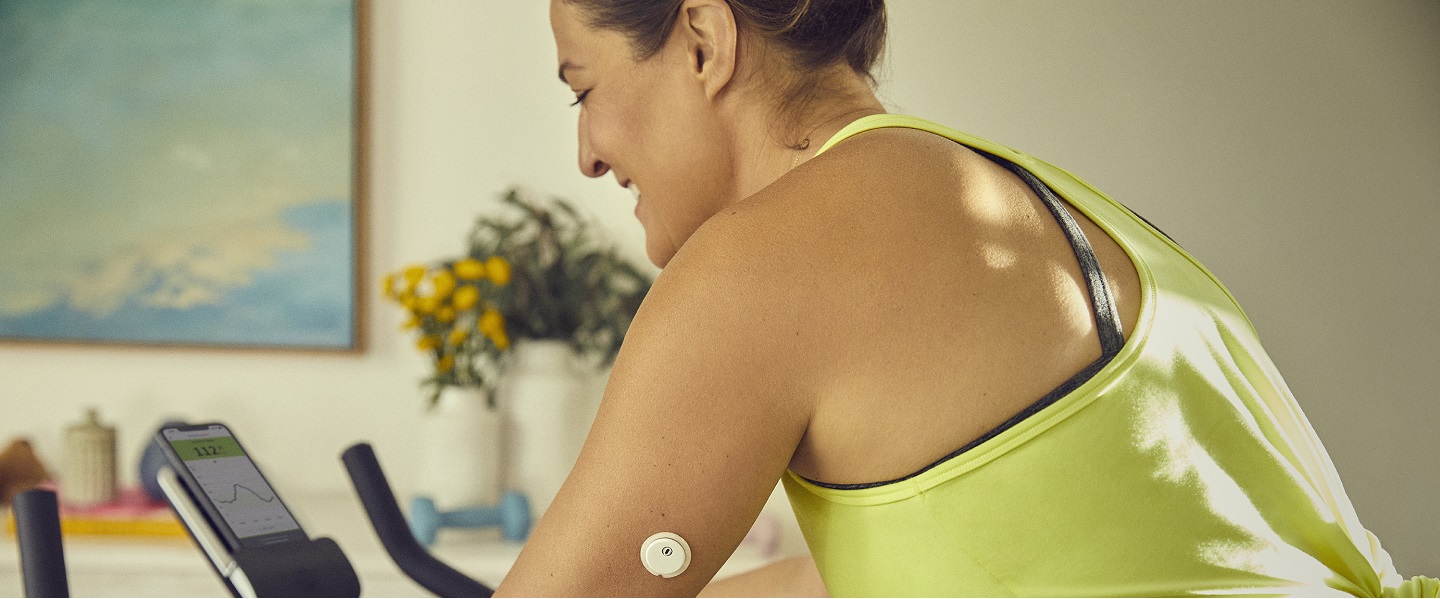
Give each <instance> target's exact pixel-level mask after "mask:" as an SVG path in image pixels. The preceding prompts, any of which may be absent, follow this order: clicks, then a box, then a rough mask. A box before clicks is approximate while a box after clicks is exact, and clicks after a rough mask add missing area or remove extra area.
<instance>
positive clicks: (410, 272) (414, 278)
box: [402, 266, 425, 289]
mask: <svg viewBox="0 0 1440 599" xmlns="http://www.w3.org/2000/svg"><path fill="white" fill-rule="evenodd" d="M402 276H404V277H405V282H406V283H408V284H409V285H410V288H412V289H413V288H414V287H415V285H417V284H419V283H420V279H423V278H425V267H424V266H411V267H409V268H407V269H405V272H404V273H402Z"/></svg>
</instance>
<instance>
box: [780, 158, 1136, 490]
mask: <svg viewBox="0 0 1440 599" xmlns="http://www.w3.org/2000/svg"><path fill="white" fill-rule="evenodd" d="M971 149H972V150H975V152H977V153H979V154H980V155H981V156H984V157H986V158H988V159H990V160H991V161H992V162H994V163H996V164H999V165H1000V166H1003V167H1005V168H1006V169H1007V170H1009V171H1010V172H1012V173H1015V174H1016V175H1017V176H1019V177H1020V179H1021V180H1023V181H1025V184H1026V185H1029V186H1030V189H1032V190H1034V191H1035V195H1037V196H1040V201H1041V202H1044V204H1045V207H1046V208H1049V209H1050V214H1051V215H1054V217H1055V220H1056V221H1058V222H1059V223H1060V228H1061V230H1063V231H1065V237H1066V238H1067V239H1069V240H1070V248H1071V249H1072V250H1074V251H1075V259H1076V260H1077V261H1079V262H1080V273H1081V275H1082V276H1084V277H1085V287H1086V288H1087V289H1089V291H1090V306H1091V308H1092V309H1093V311H1094V313H1095V329H1096V330H1097V331H1098V333H1099V336H1100V357H1099V358H1098V359H1096V360H1095V361H1094V362H1091V363H1090V365H1089V366H1086V367H1085V368H1084V369H1082V370H1081V371H1080V372H1077V373H1075V375H1074V376H1072V377H1070V378H1069V379H1068V380H1066V381H1065V382H1064V383H1061V384H1060V386H1059V387H1056V388H1055V389H1052V390H1051V391H1050V392H1049V393H1046V394H1045V396H1044V397H1042V398H1040V400H1039V401H1037V402H1035V403H1033V404H1030V405H1029V406H1028V407H1026V408H1025V409H1024V410H1021V411H1020V413H1019V414H1016V415H1014V416H1012V417H1011V418H1010V419H1009V420H1006V421H1005V422H1004V423H1002V424H1001V425H1000V426H997V427H995V428H993V429H991V430H990V431H989V432H987V433H985V434H984V435H981V436H980V437H979V438H978V439H975V440H973V441H971V442H969V443H966V444H965V446H963V447H961V448H960V449H957V450H955V451H953V452H950V454H949V455H946V456H945V457H943V458H940V459H939V460H936V461H935V462H934V463H932V464H930V465H929V466H926V467H924V468H921V469H920V470H918V471H916V472H914V473H911V474H908V475H906V476H902V477H900V478H897V479H894V480H887V481H881V482H874V483H858V484H836V483H826V482H820V481H817V480H811V479H808V478H806V479H805V480H806V481H809V482H810V483H812V484H814V485H816V486H819V487H825V488H829V489H840V490H856V489H869V488H872V487H880V486H884V485H889V484H893V483H897V482H900V481H903V480H908V479H911V478H914V477H916V476H919V475H921V474H923V473H925V472H926V471H928V470H930V469H932V468H935V467H936V466H939V465H940V464H943V463H945V462H947V461H949V460H950V459H952V458H954V457H955V456H958V455H960V454H962V453H965V452H967V451H969V450H971V449H973V448H975V447H977V446H979V445H980V444H981V443H984V442H986V441H989V440H990V439H992V438H994V437H995V436H997V435H999V434H1000V433H1003V432H1005V431H1006V430H1009V429H1010V428H1011V427H1014V426H1015V425H1017V424H1019V423H1020V422H1021V421H1023V420H1025V419H1026V418H1029V417H1031V416H1034V415H1035V414H1037V413H1039V412H1040V411H1041V410H1043V409H1045V408H1046V407H1049V406H1050V405H1051V404H1054V403H1055V402H1057V401H1060V399H1061V398H1063V397H1065V396H1066V395H1069V394H1070V392H1072V391H1074V390H1075V389H1078V388H1079V387H1080V385H1083V384H1084V383H1085V382H1086V381H1088V380H1090V378H1091V377H1094V376H1095V375H1096V374H1098V373H1099V372H1100V371H1101V370H1102V369H1104V368H1105V366H1106V365H1107V364H1109V363H1110V360H1111V359H1112V358H1114V357H1115V356H1116V355H1117V354H1119V353H1120V349H1121V348H1122V347H1124V345H1125V336H1124V334H1123V331H1122V330H1121V325H1120V313H1119V311H1118V310H1117V309H1116V307H1115V296H1114V295H1113V294H1112V293H1111V292H1110V283H1109V282H1107V281H1106V280H1105V273H1104V272H1103V271H1101V270H1100V260H1099V259H1097V258H1096V257H1095V248H1093V247H1091V245H1090V240H1089V239H1088V238H1086V237H1085V232H1084V231H1082V230H1081V229H1080V224H1079V223H1077V222H1075V217H1073V216H1070V212H1069V211H1068V210H1066V209H1065V205H1064V204H1063V203H1062V201H1061V200H1060V198H1058V197H1056V196H1055V192H1053V191H1051V190H1050V188H1049V187H1048V186H1046V185H1045V183H1044V182H1042V181H1041V180H1040V179H1038V178H1036V177H1035V175H1032V174H1030V171H1027V170H1025V169H1024V168H1021V167H1020V165H1017V164H1015V163H1013V162H1010V161H1009V160H1006V159H1004V158H1001V157H999V156H995V155H994V154H990V153H989V152H985V151H983V150H979V149H976V148H971ZM801 478H804V477H801Z"/></svg>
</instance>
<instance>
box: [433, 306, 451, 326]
mask: <svg viewBox="0 0 1440 599" xmlns="http://www.w3.org/2000/svg"><path fill="white" fill-rule="evenodd" d="M435 320H436V321H438V322H440V323H441V324H450V323H452V322H455V309H454V308H451V307H450V306H440V308H439V309H437V310H435Z"/></svg>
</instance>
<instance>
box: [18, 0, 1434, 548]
mask: <svg viewBox="0 0 1440 599" xmlns="http://www.w3.org/2000/svg"><path fill="white" fill-rule="evenodd" d="M372 13H373V14H372V15H371V17H372V19H371V24H372V31H373V36H372V39H371V51H372V56H371V75H372V76H371V92H370V98H371V100H372V110H371V114H370V131H371V141H372V144H371V148H370V151H369V156H370V163H371V172H370V182H371V192H372V193H371V203H370V204H371V205H370V226H369V231H368V237H369V250H370V252H369V262H370V270H371V280H372V281H373V280H374V279H375V277H376V275H378V274H379V273H381V272H383V271H386V270H392V269H394V268H397V267H399V266H402V265H404V264H406V263H409V262H412V261H424V260H428V259H431V258H434V257H437V256H441V255H448V254H451V253H453V252H455V251H457V250H458V249H459V247H460V243H461V240H462V239H463V235H464V234H465V232H466V231H467V230H468V228H469V225H470V220H471V219H472V217H473V216H474V215H475V214H476V213H477V212H479V211H482V210H487V209H489V208H490V207H491V206H493V197H494V196H495V194H496V193H497V192H499V191H500V190H502V189H503V188H505V187H506V186H508V185H510V184H512V183H520V184H524V185H526V186H529V187H532V188H534V189H537V190H542V191H547V192H554V193H557V194H561V195H564V196H566V197H569V198H572V199H575V200H577V201H579V202H580V203H582V204H584V205H586V206H588V207H591V208H592V209H593V210H594V211H595V212H597V213H598V214H599V216H600V217H601V219H602V221H603V222H605V223H606V224H607V226H609V227H610V228H611V230H612V231H613V232H614V233H615V235H616V237H617V238H618V239H620V241H621V242H622V243H623V244H624V246H625V247H626V248H627V251H628V252H629V253H630V255H632V256H634V257H636V259H637V260H640V259H642V257H643V251H642V249H641V248H642V245H641V239H640V230H639V227H638V226H637V225H635V224H634V223H632V222H631V218H630V217H629V213H630V198H629V195H628V194H627V193H626V192H625V191H623V190H621V189H619V188H618V187H615V185H614V182H613V181H610V180H603V181H591V180H587V179H584V178H583V177H581V176H580V175H579V174H578V173H577V171H576V166H575V156H574V152H575V141H574V129H573V127H574V114H573V112H571V111H572V110H573V109H570V108H568V107H567V106H566V104H567V103H568V102H569V101H570V100H571V99H572V98H571V96H570V94H569V92H568V90H566V89H565V88H564V87H563V86H562V85H561V84H560V83H559V82H558V81H557V80H556V79H555V70H554V69H555V63H554V49H553V46H552V44H551V41H550V38H549V30H548V24H547V9H546V3H545V2H541V1H539V0H528V1H526V2H500V1H492V2H471V1H459V0H445V1H439V0H432V1H427V2H405V3H400V2H397V1H378V0H377V2H376V3H375V5H374V6H373V7H372ZM891 21H892V27H891V36H892V40H893V45H892V47H891V55H890V56H891V62H890V64H889V67H888V68H887V69H885V70H884V71H883V72H882V82H883V87H882V95H883V97H884V98H885V99H886V100H887V101H888V102H889V103H890V104H891V106H892V108H893V110H895V111H897V112H907V113H911V114H915V115H918V116H923V117H927V118H931V119H933V120H937V121H941V122H944V123H946V124H949V125H951V126H953V127H956V128H958V129H961V130H966V131H969V132H972V133H976V134H979V135H982V136H986V137H989V138H991V139H994V140H996V141H998V142H1001V143H1004V144H1006V145H1010V146H1014V147H1017V148H1020V149H1023V150H1025V151H1027V152H1030V153H1033V154H1035V155H1037V156H1039V157H1041V158H1044V159H1046V160H1049V161H1051V162H1054V163H1056V164H1059V165H1061V166H1063V167H1066V168H1067V169H1069V170H1071V171H1073V172H1075V173H1077V174H1079V175H1080V176H1081V177H1084V178H1086V179H1088V180H1090V181H1091V182H1092V183H1095V184H1096V185H1097V186H1098V187H1100V188H1101V189H1104V190H1106V191H1107V192H1108V193H1110V194H1111V195H1112V196H1113V197H1115V198H1116V199H1118V200H1120V201H1122V202H1125V203H1127V204H1129V205H1130V206H1131V207H1133V208H1135V209H1136V210H1137V211H1139V212H1140V213H1142V214H1144V215H1145V216H1146V217H1147V218H1149V219H1150V220H1152V221H1154V222H1155V223H1156V224H1158V225H1159V226H1160V227H1161V228H1163V229H1165V230H1166V231H1167V232H1169V233H1170V234H1171V235H1173V236H1174V237H1175V238H1176V239H1177V240H1178V241H1179V242H1180V243H1181V244H1182V245H1184V246H1185V247H1186V248H1187V249H1189V250H1190V251H1191V252H1193V253H1194V254H1195V255H1196V256H1198V257H1199V258H1200V259H1201V260H1202V261H1204V262H1205V263H1206V264H1207V265H1208V266H1209V267H1211V268H1212V269H1213V270H1214V271H1215V272H1216V274H1217V275H1218V276H1220V277H1221V279H1222V280H1224V281H1225V282H1226V283H1227V285H1228V286H1229V287H1230V289H1231V290H1232V291H1233V292H1234V293H1235V294H1236V295H1237V296H1238V297H1239V299H1240V301H1241V302H1242V304H1243V305H1244V306H1245V307H1246V309H1247V311H1248V312H1249V314H1250V316H1251V318H1252V319H1253V320H1254V321H1255V324H1256V326H1257V327H1258V328H1259V329H1260V332H1261V335H1262V339H1263V340H1264V341H1265V343H1266V347H1267V348H1268V349H1269V351H1270V352H1271V355H1272V357H1273V358H1274V359H1275V361H1276V362H1277V363H1278V364H1279V366H1280V368H1281V370H1282V372H1284V373H1286V376H1287V380H1288V381H1289V383H1290V385H1291V388H1292V390H1293V391H1294V392H1295V394H1296V396H1297V397H1298V398H1299V399H1300V401H1301V404H1302V406H1303V407H1304V409H1305V411H1306V414H1307V415H1308V416H1309V417H1310V419H1311V421H1312V423H1313V424H1314V426H1315V428H1316V430H1317V431H1318V432H1319V434H1320V436H1321V438H1322V439H1323V440H1324V441H1325V443H1326V446H1327V448H1328V449H1329V451H1330V454H1331V456H1332V458H1333V459H1334V461H1335V464H1336V466H1337V468H1338V469H1339V471H1340V473H1341V475H1342V477H1343V478H1344V480H1345V481H1346V484H1347V490H1348V491H1349V493H1350V495H1351V498H1352V499H1353V500H1354V502H1355V505H1356V509H1357V510H1358V511H1359V513H1360V516H1361V518H1362V520H1363V521H1364V522H1365V523H1366V525H1367V526H1368V527H1370V528H1371V529H1372V530H1373V531H1375V532H1376V533H1377V534H1378V535H1379V537H1380V538H1381V540H1382V541H1383V542H1384V543H1385V546H1386V547H1387V548H1388V549H1389V550H1390V551H1391V553H1392V554H1394V556H1395V559H1396V563H1397V565H1398V567H1399V568H1400V570H1401V571H1402V572H1405V573H1417V574H1418V573H1427V574H1430V575H1436V574H1440V545H1437V544H1436V543H1434V539H1436V538H1440V501H1437V499H1436V496H1435V493H1434V488H1435V483H1434V478H1435V476H1436V475H1437V474H1440V470H1437V468H1436V464H1437V463H1440V439H1437V436H1436V434H1435V431H1436V430H1440V416H1437V414H1440V410H1436V409H1435V408H1434V407H1433V403H1434V400H1435V399H1436V398H1437V395H1440V393H1437V391H1436V389H1440V367H1437V364H1440V342H1437V340H1436V337H1437V333H1440V314H1437V311H1436V310H1434V309H1433V307H1434V306H1435V304H1436V302H1434V301H1433V300H1432V298H1433V297H1434V296H1435V295H1436V294H1437V293H1440V282H1437V272H1440V269H1437V268H1436V266H1435V265H1436V263H1437V259H1440V242H1437V241H1436V239H1437V235H1435V234H1434V233H1433V232H1432V231H1431V230H1430V229H1431V228H1433V227H1435V226H1436V225H1437V224H1440V206H1437V204H1436V202H1435V201H1434V198H1435V197H1436V191H1435V190H1437V189H1440V168H1437V167H1440V110H1437V109H1436V107H1437V106H1440V4H1436V3H1434V2H1426V1H1420V0H1417V1H1411V2H1398V1H1368V2H1360V1H1355V2H1348V3H1339V2H1321V1H1311V0H1268V1H1267V2H1226V3H1142V2H1118V1H1101V0H1087V1H1086V2H1083V3H1079V2H1069V1H1061V0H1048V1H1043V2H1040V1H1033V0H1012V1H1010V2H1004V3H995V2H974V1H947V0H892V7H891ZM367 287H373V285H371V286H367ZM367 322H368V324H369V328H370V331H371V334H370V338H369V345H370V349H369V350H368V351H367V352H365V353H364V354H362V355H358V356H326V355H303V354H280V353H254V352H246V353H234V352H218V351H194V350H154V349H101V348H84V347H74V346H34V345H0V382H3V385H4V386H3V388H4V391H3V392H0V441H3V440H5V439H8V438H10V437H13V436H21V435H24V436H29V437H31V438H32V439H34V440H35V441H36V442H37V444H38V445H39V447H40V450H41V451H42V452H43V453H44V455H45V456H46V457H48V458H50V459H51V462H52V464H53V463H54V462H55V461H56V460H57V459H58V456H59V443H58V439H59V434H60V431H61V430H62V429H63V427H64V426H65V425H66V424H68V423H70V422H72V421H74V420H76V419H77V418H78V417H79V414H80V413H81V411H82V408H83V406H87V405H98V406H101V407H102V409H103V410H104V412H105V414H106V415H107V416H108V417H110V418H111V419H112V420H114V421H116V422H117V423H119V424H120V425H121V427H122V430H121V442H122V443H123V444H124V447H123V450H124V452H125V453H126V456H127V457H128V458H129V460H128V461H127V463H126V464H124V468H125V470H126V472H129V471H131V470H133V467H134V456H133V454H135V453H137V452H138V451H139V447H140V444H141V443H142V442H143V439H142V436H143V435H144V434H145V431H146V430H147V429H149V428H150V427H152V426H153V425H154V424H156V423H157V422H158V421H159V420H160V419H161V418H163V417H164V416H166V415H170V414H178V415H182V416H186V417H190V418H196V419H200V418H204V419H220V420H225V421H228V422H230V423H232V424H234V425H235V426H236V427H237V428H238V429H239V430H241V431H243V437H244V438H245V440H246V442H247V444H248V445H250V446H251V448H252V450H253V451H255V452H256V453H259V454H260V455H261V456H262V458H268V459H266V465H267V466H268V468H269V470H270V471H271V472H272V474H273V477H274V478H276V479H277V484H279V485H281V486H282V487H286V488H296V489H318V490H325V489H342V488H344V486H345V485H346V482H345V479H344V478H343V474H342V472H341V469H340V466H339V462H338V458H337V456H338V454H339V452H340V450H341V449H343V448H344V447H345V446H346V445H347V444H349V443H350V442H352V441H354V440H357V439H369V440H372V441H374V442H375V443H376V444H377V446H378V447H379V449H380V452H381V456H382V459H384V460H385V463H386V465H387V466H388V467H389V468H390V469H391V470H392V471H393V474H394V475H395V477H396V478H397V479H398V480H397V483H398V485H400V486H401V487H402V488H403V487H405V486H407V485H411V484H413V475H412V473H413V470H414V468H415V465H416V463H417V461H418V451H417V449H416V447H415V444H414V438H415V436H416V434H417V432H418V429H419V418H420V414H421V405H422V402H421V399H420V394H419V393H418V391H417V390H416V387H415V382H416V380H417V379H418V378H419V376H420V374H421V372H422V371H423V369H424V364H423V362H422V361H421V359H420V357H419V356H418V355H417V354H416V353H415V352H413V351H411V350H410V349H409V345H408V340H407V339H406V338H405V337H403V336H402V335H401V334H400V333H399V332H398V331H397V330H396V325H397V323H398V322H399V313H398V311H397V310H395V309H393V308H392V307H391V306H388V305H372V308H371V311H370V314H369V316H368V320H367Z"/></svg>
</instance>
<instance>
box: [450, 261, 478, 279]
mask: <svg viewBox="0 0 1440 599" xmlns="http://www.w3.org/2000/svg"><path fill="white" fill-rule="evenodd" d="M455 276H457V277H460V278H462V279H465V280H467V281H474V280H477V279H479V278H481V277H484V276H485V264H483V263H481V262H480V261H479V260H476V259H474V258H465V259H463V260H459V261H457V262H455Z"/></svg>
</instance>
